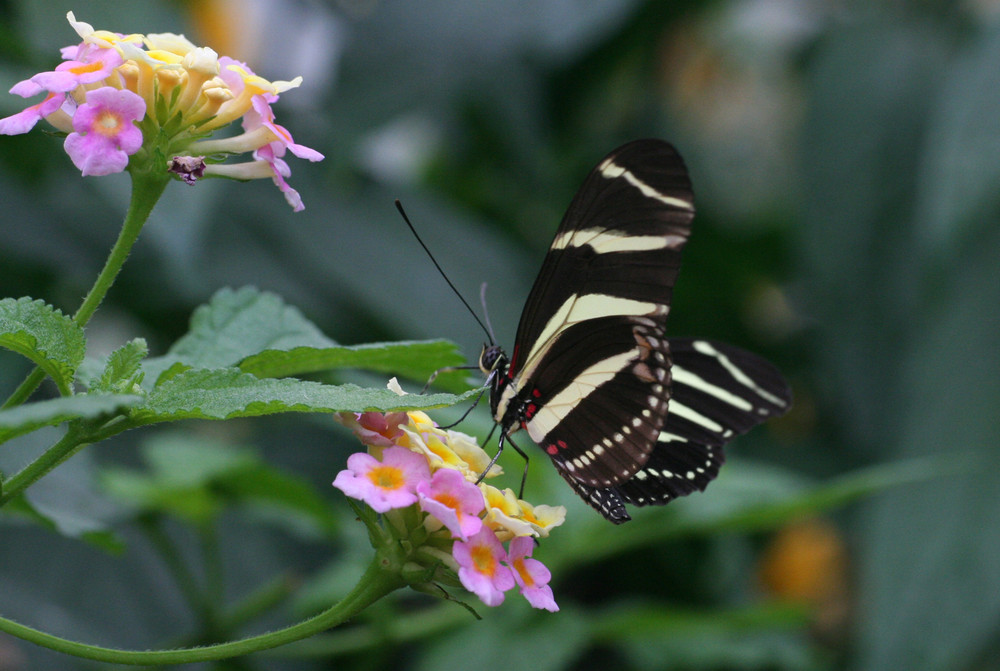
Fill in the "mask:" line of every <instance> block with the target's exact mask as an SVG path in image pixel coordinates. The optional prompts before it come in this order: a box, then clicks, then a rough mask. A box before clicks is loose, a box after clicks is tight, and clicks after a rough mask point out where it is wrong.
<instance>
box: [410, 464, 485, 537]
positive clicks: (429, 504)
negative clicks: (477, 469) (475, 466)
mask: <svg viewBox="0 0 1000 671" xmlns="http://www.w3.org/2000/svg"><path fill="white" fill-rule="evenodd" d="M417 494H418V495H419V496H420V508H421V510H423V511H424V512H426V513H429V514H430V515H433V516H434V517H436V518H437V519H439V520H440V521H441V523H442V524H444V525H445V526H446V527H447V528H448V530H449V531H451V534H452V536H454V537H455V538H460V539H462V540H467V539H468V538H469V536H472V535H474V534H476V533H478V532H479V530H480V529H481V528H482V526H483V521H482V520H481V519H480V518H479V517H478V515H479V513H481V512H482V511H483V508H485V507H486V503H485V501H484V500H483V494H482V492H480V491H479V487H476V486H475V485H474V484H472V483H471V482H469V481H468V480H466V479H465V476H463V475H462V474H461V473H460V472H459V471H456V470H454V469H451V468H441V469H438V470H437V471H435V473H434V476H433V477H432V478H431V479H430V481H429V482H423V483H421V484H420V485H418V486H417Z"/></svg>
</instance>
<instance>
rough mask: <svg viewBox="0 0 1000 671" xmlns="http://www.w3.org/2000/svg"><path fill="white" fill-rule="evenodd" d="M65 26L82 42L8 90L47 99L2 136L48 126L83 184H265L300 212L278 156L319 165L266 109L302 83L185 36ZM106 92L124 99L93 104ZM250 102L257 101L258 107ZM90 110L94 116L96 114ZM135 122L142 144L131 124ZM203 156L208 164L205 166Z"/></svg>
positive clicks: (4, 122)
mask: <svg viewBox="0 0 1000 671" xmlns="http://www.w3.org/2000/svg"><path fill="white" fill-rule="evenodd" d="M66 18H67V19H68V20H69V23H70V26H72V28H73V30H74V31H76V34H77V35H78V36H79V37H80V38H81V40H82V42H79V43H78V44H76V45H71V46H68V47H63V48H62V49H60V54H61V55H62V58H63V63H61V64H59V65H58V66H57V67H56V68H55V69H54V70H50V71H46V72H40V73H38V74H36V75H34V76H33V77H31V78H30V79H26V80H24V81H21V82H18V83H17V84H15V85H14V87H13V88H11V90H10V92H11V93H13V94H14V95H18V96H21V97H22V98H31V97H33V96H38V95H46V94H47V97H46V98H45V99H44V100H43V101H42V102H40V103H38V104H36V105H32V106H31V107H29V108H27V109H26V110H23V111H22V112H19V113H17V114H14V115H12V116H9V117H7V118H5V119H0V134H5V135H16V134H20V133H26V132H28V131H30V130H31V129H32V128H34V126H35V125H36V124H37V123H38V120H39V119H45V120H46V121H48V122H49V123H50V124H52V126H53V127H55V128H56V129H57V130H59V131H61V132H62V133H66V134H68V135H69V137H68V138H67V140H66V143H65V145H64V146H65V148H66V151H67V152H68V153H69V154H70V158H72V159H73V163H75V164H76V166H77V167H78V168H80V169H81V170H82V172H83V174H84V175H107V174H111V173H115V172H121V171H122V170H124V169H126V168H128V167H130V166H131V168H132V169H134V170H138V171H141V172H150V173H155V172H156V171H160V170H164V171H165V172H166V174H168V175H169V174H175V175H177V176H178V177H179V178H180V179H182V180H184V181H185V182H187V183H188V184H192V183H195V182H197V181H198V180H199V179H201V178H202V177H205V176H221V177H228V178H231V179H238V180H249V179H271V180H272V181H273V182H274V183H275V184H276V185H277V186H278V188H279V189H280V190H281V192H282V193H283V194H284V196H285V200H286V201H288V203H289V204H291V205H292V207H293V208H294V209H295V210H296V211H299V210H302V209H303V205H302V198H301V197H300V196H299V194H298V192H297V191H295V189H293V188H291V187H290V186H289V185H288V183H287V181H286V179H287V177H288V176H289V175H290V174H291V170H290V168H289V166H288V164H287V163H286V162H285V161H284V155H285V152H286V151H291V152H292V154H294V155H295V156H299V157H302V158H306V159H307V160H310V161H319V160H321V159H322V158H323V156H322V154H320V153H319V152H317V151H314V150H312V149H309V148H308V147H304V146H302V145H299V144H297V143H295V141H294V140H293V139H292V137H291V134H290V133H289V132H288V130H287V129H286V128H284V127H282V126H279V125H278V124H276V123H275V122H274V114H273V112H272V111H271V109H270V106H271V105H272V104H273V103H275V102H277V100H278V96H279V95H280V94H281V93H284V92H285V91H289V90H291V89H293V88H296V87H298V86H299V85H300V84H301V83H302V78H301V77H295V78H294V79H292V80H291V81H273V82H271V81H268V80H266V79H264V78H263V77H260V76H258V75H256V74H254V73H253V71H252V70H251V69H250V68H248V67H247V66H246V65H244V64H243V63H240V62H239V61H235V60H233V59H231V58H227V57H225V56H223V57H219V55H218V54H216V52H215V51H213V50H212V49H209V48H208V47H198V46H196V45H194V44H193V43H191V42H190V41H189V40H187V39H186V38H185V37H184V36H183V35H174V34H172V33H158V34H149V35H139V34H131V35H123V34H121V33H114V32H110V31H107V30H94V27H93V26H92V25H90V24H89V23H86V22H84V21H77V19H76V16H75V15H74V14H73V12H69V13H68V14H67V15H66ZM104 88H110V89H115V90H121V91H127V92H130V93H131V96H129V95H121V96H120V99H119V100H118V101H116V102H114V103H112V102H111V101H110V99H109V98H105V99H103V100H102V99H94V98H92V97H91V93H92V92H93V91H98V90H103V89H104ZM132 96H138V97H139V98H140V99H141V100H142V101H143V102H144V104H145V107H144V109H143V110H141V111H138V112H137V111H134V110H133V109H131V107H135V105H134V104H133V103H134V101H133V99H132ZM257 97H260V101H259V102H257V103H256V107H255V106H254V105H255V103H254V99H255V98H257ZM94 105H97V106H98V107H99V109H97V110H95V109H93V106H94ZM130 106H131V107H130ZM77 112H80V116H81V118H79V119H78V118H76V117H75V115H76V114H77ZM248 112H249V113H251V114H252V115H253V118H252V119H251V120H250V122H249V127H251V128H256V129H257V131H256V132H251V133H243V134H241V135H238V136H235V137H233V136H229V137H226V138H224V139H213V138H212V137H211V135H212V133H213V132H214V131H216V130H218V129H221V128H223V127H224V126H227V125H229V124H230V123H232V122H233V121H236V120H237V119H241V118H242V117H243V116H244V115H245V114H247V113H248ZM138 120H141V121H142V129H143V130H142V133H143V134H142V135H139V134H138V132H137V131H136V130H134V129H133V127H132V124H131V122H132V121H138ZM136 140H141V141H142V142H144V143H145V145H146V151H142V152H140V151H139V150H140V149H141V148H142V146H141V145H139V146H137V144H136ZM257 150H261V151H260V154H259V155H257V156H254V160H252V161H245V162H242V163H226V164H224V163H222V162H221V161H224V160H225V159H226V158H227V157H229V156H233V155H236V154H244V153H248V152H255V151H257ZM205 157H210V158H209V160H208V162H207V163H206V161H205Z"/></svg>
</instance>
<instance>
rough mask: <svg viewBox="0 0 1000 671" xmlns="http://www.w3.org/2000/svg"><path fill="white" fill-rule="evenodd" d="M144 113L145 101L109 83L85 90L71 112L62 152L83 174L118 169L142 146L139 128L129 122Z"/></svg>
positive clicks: (108, 172) (136, 119) (106, 173)
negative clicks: (70, 129) (84, 98)
mask: <svg viewBox="0 0 1000 671" xmlns="http://www.w3.org/2000/svg"><path fill="white" fill-rule="evenodd" d="M145 113H146V103H145V101H144V100H143V99H142V98H141V97H139V96H138V95H136V94H135V93H132V92H131V91H127V90H124V89H115V88H112V87H110V86H105V87H103V88H99V89H94V90H92V91H87V102H85V103H84V104H82V105H80V106H79V107H78V108H77V110H76V114H74V115H73V129H74V132H73V133H70V134H69V135H68V136H67V137H66V142H65V145H64V146H65V148H66V153H67V154H69V157H70V158H71V159H72V160H73V164H74V165H75V166H76V167H77V168H79V169H80V171H81V172H82V173H83V174H84V176H87V175H95V176H99V175H110V174H112V173H116V172H121V171H122V170H124V169H125V168H126V166H128V157H129V156H131V155H132V154H134V153H135V152H137V151H139V149H140V148H141V147H142V131H140V130H139V128H138V127H137V126H136V125H135V123H133V122H135V121H139V120H140V119H142V117H143V116H144V115H145Z"/></svg>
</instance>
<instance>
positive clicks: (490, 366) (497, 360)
mask: <svg viewBox="0 0 1000 671" xmlns="http://www.w3.org/2000/svg"><path fill="white" fill-rule="evenodd" d="M479 368H480V370H482V371H483V373H484V374H485V375H486V386H487V387H489V390H490V412H492V413H493V417H494V418H495V419H496V421H497V422H499V423H500V428H501V429H502V430H503V431H504V433H512V432H514V431H517V430H518V429H519V428H521V421H522V420H523V419H524V417H523V414H524V403H523V402H521V401H520V400H519V399H517V398H516V396H517V389H516V387H515V385H512V384H511V381H512V380H511V377H510V375H509V369H510V360H509V359H508V358H507V354H506V353H505V352H504V351H503V349H501V347H500V346H499V345H483V351H482V353H481V354H480V355H479Z"/></svg>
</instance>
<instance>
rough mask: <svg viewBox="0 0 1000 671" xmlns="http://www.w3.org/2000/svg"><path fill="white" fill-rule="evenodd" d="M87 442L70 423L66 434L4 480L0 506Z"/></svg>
mask: <svg viewBox="0 0 1000 671" xmlns="http://www.w3.org/2000/svg"><path fill="white" fill-rule="evenodd" d="M89 442H90V441H88V440H86V439H85V438H84V437H83V436H81V435H80V431H79V430H78V429H76V428H75V427H74V425H73V424H70V427H69V429H67V431H66V434H65V435H63V437H62V438H60V439H59V441H58V442H57V443H56V444H55V445H53V446H52V447H50V448H49V449H47V450H45V452H44V453H43V454H42V455H41V456H40V457H38V458H37V459H35V460H34V461H32V462H31V463H30V464H28V465H27V466H25V467H24V468H22V469H21V470H20V471H18V472H17V473H16V474H14V475H12V476H11V477H10V479H8V480H4V483H3V493H2V494H0V507H3V506H5V505H6V504H7V503H8V502H9V501H10V500H11V499H13V498H14V497H15V496H17V495H18V494H20V493H21V492H22V491H24V490H25V489H27V488H28V487H29V486H30V485H31V484H32V483H33V482H35V481H36V480H38V479H39V478H41V477H42V476H44V475H45V474H46V473H48V472H49V471H51V470H52V469H53V468H55V467H56V466H58V465H59V464H61V463H62V462H64V461H66V460H67V459H69V458H70V457H72V456H73V455H74V454H76V452H77V450H79V449H80V448H82V447H83V446H84V445H88V444H89Z"/></svg>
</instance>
